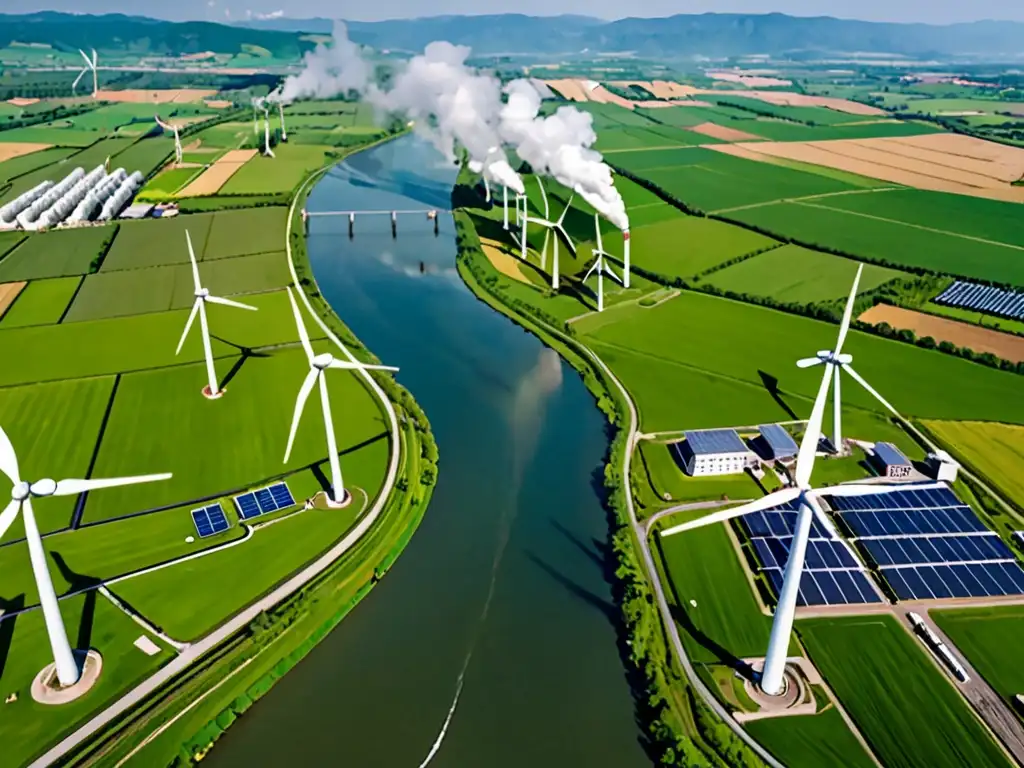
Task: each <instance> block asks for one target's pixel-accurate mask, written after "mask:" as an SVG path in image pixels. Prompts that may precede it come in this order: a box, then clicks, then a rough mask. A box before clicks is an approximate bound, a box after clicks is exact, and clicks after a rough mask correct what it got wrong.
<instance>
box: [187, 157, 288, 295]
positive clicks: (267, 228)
mask: <svg viewBox="0 0 1024 768" xmlns="http://www.w3.org/2000/svg"><path fill="white" fill-rule="evenodd" d="M232 178H234V177H232ZM287 219H288V209H287V208H285V207H284V206H274V207H271V206H267V207H263V208H251V209H243V210H238V211H221V212H219V213H217V214H216V215H215V216H214V219H213V226H212V227H211V228H210V233H209V235H208V236H207V238H206V244H205V245H204V247H203V251H202V258H203V260H205V261H209V260H210V259H224V258H228V257H231V256H244V255H245V254H249V253H267V252H268V251H276V250H280V248H281V244H282V243H283V242H284V231H285V226H286V224H287ZM196 255H197V256H198V255H199V254H198V252H197V254H196ZM282 284H283V283H282Z"/></svg>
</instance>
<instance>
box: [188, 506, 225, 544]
mask: <svg viewBox="0 0 1024 768" xmlns="http://www.w3.org/2000/svg"><path fill="white" fill-rule="evenodd" d="M192 522H193V523H195V526H196V533H198V534H199V538H201V539H205V538H206V537H207V536H213V535H214V534H215V533H223V532H224V531H226V530H227V529H228V528H229V527H230V526H229V525H228V518H227V516H225V514H224V510H223V509H221V508H220V504H210V505H209V506H208V507H200V508H199V509H193V510H192Z"/></svg>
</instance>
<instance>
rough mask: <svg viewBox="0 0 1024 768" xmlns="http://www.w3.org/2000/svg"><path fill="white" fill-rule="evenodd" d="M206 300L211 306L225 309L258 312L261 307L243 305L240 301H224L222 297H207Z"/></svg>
mask: <svg viewBox="0 0 1024 768" xmlns="http://www.w3.org/2000/svg"><path fill="white" fill-rule="evenodd" d="M206 300H207V301H208V302H210V303H211V304H221V305H223V306H225V307H235V308H236V309H249V310H252V311H253V312H256V311H257V310H258V309H259V307H253V306H250V305H248V304H242V303H241V302H239V301H232V300H231V299H223V298H221V297H220V296H207V297H206Z"/></svg>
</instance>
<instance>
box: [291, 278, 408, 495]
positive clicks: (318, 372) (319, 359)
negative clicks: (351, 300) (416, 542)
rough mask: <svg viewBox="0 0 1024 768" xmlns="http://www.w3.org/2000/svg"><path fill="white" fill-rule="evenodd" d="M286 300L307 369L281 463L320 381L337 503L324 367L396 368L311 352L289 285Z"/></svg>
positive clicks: (337, 466) (341, 489)
mask: <svg viewBox="0 0 1024 768" xmlns="http://www.w3.org/2000/svg"><path fill="white" fill-rule="evenodd" d="M288 300H289V301H291V304H292V313H293V314H294V315H295V327H296V328H297V329H298V331H299V341H300V342H302V348H303V349H304V350H305V352H306V358H307V359H308V360H309V373H307V374H306V378H305V379H303V381H302V386H301V387H299V394H298V395H297V396H296V398H295V413H294V415H293V416H292V426H291V429H290V430H289V431H288V446H287V447H286V448H285V449H284V463H287V462H288V458H289V457H290V456H291V454H292V445H293V444H294V442H295V433H296V431H297V430H298V428H299V420H300V419H301V418H302V409H303V408H304V407H305V405H306V400H307V399H308V398H309V393H310V392H312V391H313V385H314V384H316V383H317V382H319V384H320V406H321V407H322V408H323V413H324V431H325V432H326V433H327V458H328V460H329V461H330V463H331V491H332V493H333V497H332V499H331V501H332V502H333V503H334V504H335V505H336V506H340V505H342V504H344V503H345V498H346V495H347V494H346V491H345V485H344V483H343V482H342V479H341V463H340V462H339V460H338V443H337V440H336V438H335V436H334V420H333V418H332V417H331V401H330V398H329V397H328V395H327V378H326V377H325V376H324V371H326V370H327V369H328V368H339V369H341V370H348V371H352V370H363V371H397V370H398V369H397V368H395V367H393V366H390V365H367V364H366V363H359V362H350V361H348V360H335V359H334V356H333V355H331V354H329V353H326V352H325V353H323V354H320V355H317V354H315V353H314V352H313V345H312V344H310V342H309V334H308V333H306V325H305V323H303V322H302V315H301V313H300V312H299V305H298V304H296V303H295V296H294V295H293V294H292V289H291V287H289V288H288Z"/></svg>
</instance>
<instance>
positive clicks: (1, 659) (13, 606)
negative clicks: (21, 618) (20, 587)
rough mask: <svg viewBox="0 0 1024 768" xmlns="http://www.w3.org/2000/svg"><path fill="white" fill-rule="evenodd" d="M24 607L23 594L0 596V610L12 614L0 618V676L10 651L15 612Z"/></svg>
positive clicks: (1, 676) (2, 674) (0, 676)
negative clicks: (8, 597)
mask: <svg viewBox="0 0 1024 768" xmlns="http://www.w3.org/2000/svg"><path fill="white" fill-rule="evenodd" d="M24 607H25V595H24V594H21V595H18V596H17V597H12V598H10V599H7V598H2V597H0V610H3V611H4V613H11V614H14V615H12V616H9V617H8V618H6V619H0V678H3V676H4V669H5V668H6V666H7V657H8V655H9V654H10V652H11V643H12V641H13V640H14V623H15V621H16V620H17V618H18V615H17V614H18V612H19V611H20V610H22V609H23V608H24Z"/></svg>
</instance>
